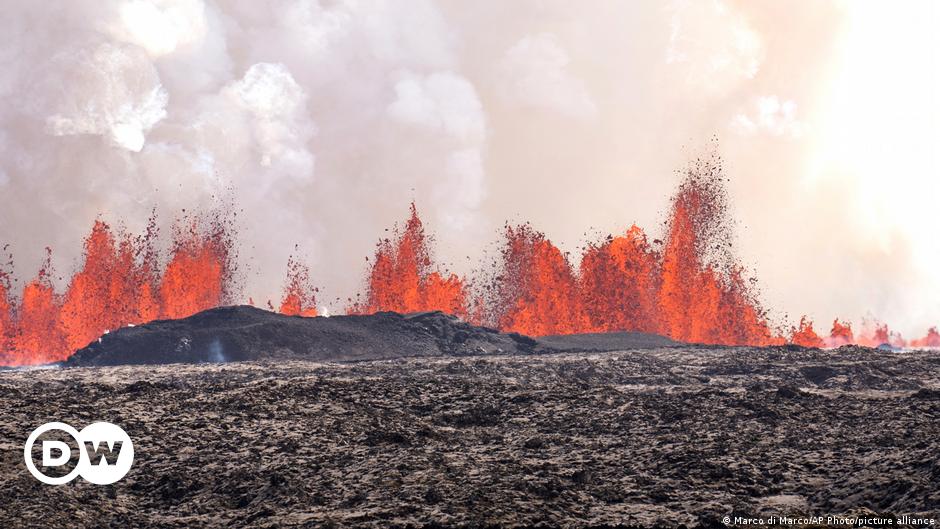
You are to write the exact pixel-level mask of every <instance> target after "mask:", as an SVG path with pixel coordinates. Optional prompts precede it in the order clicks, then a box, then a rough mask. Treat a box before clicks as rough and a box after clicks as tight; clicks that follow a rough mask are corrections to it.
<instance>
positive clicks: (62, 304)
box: [0, 219, 232, 365]
mask: <svg viewBox="0 0 940 529" xmlns="http://www.w3.org/2000/svg"><path fill="white" fill-rule="evenodd" d="M184 225H185V226H186V229H181V228H179V227H178V228H177V230H176V233H175V237H174V241H173V245H172V249H171V251H170V258H169V261H168V263H167V264H166V266H165V267H164V268H163V270H162V272H161V270H160V267H159V265H158V258H157V254H156V251H155V250H154V248H153V243H154V242H155V238H156V233H157V232H156V228H155V221H154V220H153V219H151V222H150V224H149V225H148V228H147V232H146V233H145V234H144V235H143V236H141V237H138V238H132V237H131V236H130V235H128V234H126V233H124V232H123V231H119V232H117V233H115V232H114V231H113V230H112V228H111V227H110V226H108V224H106V223H104V222H103V221H100V220H98V221H95V223H94V225H93V226H92V229H91V233H90V234H89V235H88V237H87V238H86V239H85V245H84V253H83V258H82V262H81V265H80V267H79V269H78V270H77V271H76V272H75V274H74V275H73V276H72V277H71V279H70V281H69V283H68V286H67V288H66V289H65V292H64V293H62V294H59V293H57V292H56V291H55V289H54V288H53V284H52V267H51V251H48V250H47V252H48V253H47V258H46V260H45V262H44V264H43V265H42V267H41V268H40V270H39V272H38V274H37V275H36V277H35V278H34V279H33V280H31V281H30V282H29V283H27V284H26V286H25V287H24V288H23V291H22V294H21V296H20V299H19V301H18V303H14V302H12V301H11V300H10V296H9V292H10V286H9V280H8V274H6V273H3V274H0V359H2V361H3V363H4V364H9V365H29V364H41V363H48V362H55V361H59V360H64V359H66V358H68V357H69V356H70V355H71V354H72V352H74V351H75V350H76V349H79V348H81V347H84V346H85V345H87V344H88V343H90V342H91V341H93V340H95V339H97V338H98V337H99V336H101V335H102V334H104V333H105V332H108V331H109V330H112V329H117V328H120V327H123V326H126V325H129V324H140V323H145V322H148V321H151V320H154V319H157V318H180V317H185V316H189V315H192V314H195V313H196V312H199V311H201V310H205V309H207V308H212V307H216V306H219V305H221V304H223V303H224V302H225V300H226V299H227V298H226V295H227V292H228V288H229V283H230V280H231V278H232V265H231V255H230V249H231V239H230V237H229V235H228V231H227V230H228V228H227V227H226V226H225V225H224V224H223V223H218V222H211V221H210V222H208V223H206V222H204V221H200V220H195V219H190V220H189V221H187V222H185V223H184Z"/></svg>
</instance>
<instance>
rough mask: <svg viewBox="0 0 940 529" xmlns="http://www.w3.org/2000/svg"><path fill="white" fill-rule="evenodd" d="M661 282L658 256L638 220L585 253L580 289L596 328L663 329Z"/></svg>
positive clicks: (648, 330)
mask: <svg viewBox="0 0 940 529" xmlns="http://www.w3.org/2000/svg"><path fill="white" fill-rule="evenodd" d="M658 287H659V255H658V254H657V253H656V252H655V251H654V250H653V248H652V247H651V246H650V244H649V242H647V239H646V234H645V233H643V230H642V229H640V228H639V227H637V226H636V225H633V226H631V227H630V229H629V230H627V233H626V235H623V236H620V237H608V238H607V239H606V240H605V241H604V242H603V243H602V244H600V245H589V246H588V248H587V250H586V251H585V253H584V255H583V256H582V257H581V268H580V284H579V286H578V288H579V292H580V294H581V303H582V305H583V306H584V307H586V308H587V309H588V310H587V313H586V316H587V321H588V326H589V327H590V328H591V329H592V330H594V331H598V332H604V331H625V330H633V331H642V332H653V333H655V332H659V319H658V318H659V314H658V306H657V299H656V293H657V291H658Z"/></svg>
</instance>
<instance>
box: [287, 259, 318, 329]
mask: <svg viewBox="0 0 940 529" xmlns="http://www.w3.org/2000/svg"><path fill="white" fill-rule="evenodd" d="M278 312H280V313H281V314H286V315H288V316H304V317H308V318H312V317H314V316H316V315H317V289H316V287H314V286H313V283H311V281H310V269H309V268H307V266H306V265H305V264H303V263H301V262H299V261H297V260H295V259H294V257H293V256H291V257H290V258H289V259H288V260H287V284H285V285H284V295H283V297H282V298H281V306H280V307H279V308H278Z"/></svg>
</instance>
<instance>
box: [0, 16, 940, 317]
mask: <svg viewBox="0 0 940 529" xmlns="http://www.w3.org/2000/svg"><path fill="white" fill-rule="evenodd" d="M0 4H2V8H3V13H4V16H3V17H2V18H0V34H2V35H4V45H3V46H2V47H0V98H2V100H3V101H4V104H3V105H0V242H3V243H10V244H11V249H12V250H13V252H14V253H15V257H16V265H17V268H16V274H17V276H19V277H20V279H26V278H28V277H29V276H30V275H32V274H33V273H34V271H35V269H36V267H37V265H38V263H39V261H40V260H41V258H42V256H43V248H44V247H45V246H51V247H53V248H54V251H55V254H54V260H55V263H56V265H57V268H58V270H59V272H60V274H66V273H68V272H69V271H71V269H72V268H73V267H74V266H75V264H76V260H77V258H78V255H79V252H80V249H81V239H82V237H83V236H85V235H86V233H87V230H88V229H89V228H90V226H91V223H92V221H93V220H94V218H95V217H96V216H98V215H99V214H100V215H102V216H103V218H105V219H106V220H109V221H112V222H123V223H124V224H126V225H127V227H128V228H129V229H131V230H135V231H140V230H142V228H143V227H144V225H145V223H146V220H147V217H148V215H149V213H150V211H151V210H152V209H153V208H156V209H157V211H158V213H159V215H160V219H161V222H162V223H163V224H164V225H166V224H168V223H170V222H171V221H172V218H173V217H174V216H175V215H177V214H178V213H179V212H180V211H181V210H182V209H183V208H186V209H188V210H191V209H199V208H206V207H211V206H212V205H213V204H214V203H215V202H216V201H217V200H218V199H219V197H220V196H226V195H227V194H229V193H233V194H234V196H232V197H231V199H232V200H233V201H234V203H235V204H236V206H237V207H238V208H239V211H240V212H241V213H240V215H239V223H240V231H239V238H240V244H241V252H240V254H241V255H242V257H243V261H244V265H245V266H243V267H242V268H243V269H244V270H247V275H246V277H245V281H246V285H245V295H246V298H247V296H249V295H250V296H252V297H253V298H254V299H255V300H256V301H259V302H261V301H260V300H265V299H268V298H276V297H277V296H278V293H279V291H280V287H281V283H282V281H283V280H284V272H285V265H286V262H287V257H288V255H289V254H290V253H292V251H293V249H294V247H295V245H299V248H301V252H302V254H303V255H306V256H309V259H308V261H309V264H310V265H311V269H312V274H313V276H314V277H315V279H316V281H317V283H319V284H320V285H321V286H322V287H323V291H324V295H323V296H321V299H322V300H324V301H325V302H327V303H332V302H331V300H332V299H334V298H342V299H345V298H346V297H348V296H351V295H354V293H355V292H356V291H357V290H358V288H359V287H360V286H361V279H362V277H363V276H362V274H363V273H364V271H365V267H364V261H363V257H364V256H366V255H369V254H371V251H372V249H373V247H374V243H375V241H376V239H377V238H378V237H380V236H381V235H382V234H383V233H384V231H383V230H384V229H385V228H387V227H389V226H390V225H392V224H393V223H394V222H396V221H399V220H401V219H403V218H404V216H405V214H406V212H407V205H408V203H409V202H410V201H411V200H412V199H414V200H416V202H417V204H418V206H419V209H420V210H421V211H422V214H423V216H424V220H425V222H426V224H427V225H428V227H429V228H430V229H431V230H432V231H434V232H435V234H436V236H437V237H436V239H437V242H438V248H437V254H438V257H440V258H441V260H442V261H444V262H445V263H452V264H453V266H452V268H454V269H455V270H456V271H458V272H469V271H470V270H471V269H472V268H473V267H474V263H476V262H477V260H478V258H479V257H480V256H481V254H482V252H483V251H484V249H485V248H487V247H489V246H490V245H491V244H492V241H493V240H494V239H495V238H496V236H497V228H498V227H499V226H500V225H502V223H503V222H504V221H505V220H506V219H510V220H521V219H526V220H531V221H532V222H533V223H534V225H536V226H537V227H538V228H539V229H541V230H543V231H545V232H546V233H547V235H548V236H549V237H551V238H552V239H553V241H555V242H556V243H558V244H559V245H560V246H562V248H564V249H566V250H571V251H573V252H574V253H575V254H576V253H577V252H576V250H577V248H578V247H579V246H580V245H581V244H582V243H583V242H584V240H585V230H586V229H590V230H591V231H590V233H601V234H603V233H607V232H621V231H623V230H624V229H625V228H626V227H627V226H629V225H630V224H631V223H633V222H637V223H639V224H640V225H642V226H644V227H645V228H646V229H647V230H648V231H650V232H652V234H653V235H654V236H655V235H658V234H657V233H656V230H657V226H658V225H659V224H660V221H661V220H662V213H663V210H664V209H665V207H666V206H667V197H668V196H669V195H670V193H671V191H672V189H673V188H674V186H675V184H676V183H677V180H678V178H677V176H676V175H675V174H674V171H675V170H676V169H678V168H681V167H683V166H684V165H685V163H686V162H687V161H688V159H689V158H690V157H691V156H692V155H694V151H695V149H696V148H697V147H699V146H700V145H703V144H705V143H706V141H707V138H710V137H711V136H713V135H714V134H716V133H717V134H718V135H719V136H720V138H721V148H722V151H723V155H724V158H725V160H726V161H727V162H728V170H729V174H730V176H731V178H732V181H731V183H730V187H731V192H732V198H733V202H734V204H735V211H734V213H735V216H736V217H737V219H738V220H739V225H740V226H739V227H740V229H739V234H738V235H739V245H738V250H739V252H741V253H742V255H743V256H744V258H745V260H746V262H747V263H748V264H749V265H750V266H751V268H753V270H754V272H755V273H756V274H757V276H758V277H759V278H760V279H761V284H762V286H763V290H764V293H765V296H766V297H767V298H768V299H767V305H769V306H771V307H773V308H774V309H776V311H777V312H778V313H789V314H791V316H792V315H798V314H799V313H802V312H807V313H809V314H810V315H811V316H813V317H815V318H816V319H817V320H818V321H820V322H821V323H822V325H820V327H824V326H825V322H827V321H831V319H832V318H834V317H836V316H840V317H847V318H852V319H856V320H857V319H858V318H859V317H860V316H861V315H863V314H864V313H865V312H866V311H871V312H872V313H874V314H876V315H877V316H879V317H882V318H884V319H886V320H888V321H893V322H899V323H900V324H901V325H899V326H900V327H901V330H902V331H903V332H904V333H905V334H908V335H910V334H918V333H922V332H923V329H924V328H925V327H926V325H928V324H930V323H935V322H936V320H938V319H940V307H937V306H936V303H933V304H931V302H930V301H929V300H930V299H940V277H938V276H937V273H936V267H935V266H933V267H930V266H928V265H927V263H930V262H931V260H934V259H936V258H940V255H938V253H937V250H925V249H924V248H925V244H926V241H924V240H923V239H924V237H925V235H929V234H930V233H935V228H936V227H937V225H936V222H933V229H932V228H931V227H930V226H931V224H930V223H931V222H932V221H931V219H930V218H929V217H925V216H924V215H920V214H915V215H914V216H915V218H916V219H918V221H922V222H920V224H926V225H927V228H922V227H918V225H915V224H913V223H912V222H913V221H910V220H905V217H904V216H902V215H900V214H896V213H894V211H896V210H897V204H898V202H899V200H900V198H901V197H899V196H898V195H897V194H896V193H891V192H888V193H885V192H883V191H884V190H885V189H886V187H885V186H889V185H891V180H892V178H894V179H895V180H897V179H900V182H901V183H900V184H898V185H896V186H895V188H896V189H903V190H906V192H908V193H910V194H912V195H917V197H915V198H913V199H912V200H911V204H914V205H920V204H923V203H930V202H931V201H932V200H933V201H935V200H938V199H940V190H938V188H937V187H936V185H937V184H927V187H926V188H923V187H924V186H922V185H921V184H920V182H929V181H931V179H930V177H932V178H933V181H936V180H938V179H937V178H936V176H937V175H938V172H940V171H938V165H937V161H936V157H935V156H932V155H929V149H931V148H934V147H935V145H933V144H931V142H930V141H907V142H905V144H904V145H902V146H900V147H899V148H900V149H902V151H903V155H904V158H905V159H906V160H913V161H909V162H906V165H903V166H902V168H903V171H899V174H900V175H901V176H894V177H891V176H883V177H880V176H878V175H872V174H869V175H868V176H867V177H866V176H864V174H865V171H873V170H874V169H871V168H878V170H879V171H882V172H884V171H887V170H888V165H886V164H885V163H873V162H871V161H870V160H868V159H867V158H866V159H865V160H864V163H858V164H851V163H844V160H843V159H842V158H847V157H849V156H850V155H848V154H844V153H849V152H852V151H853V150H854V151H863V152H867V153H875V152H881V151H879V150H878V149H877V148H872V146H874V147H877V145H879V142H884V145H887V147H886V148H885V149H890V148H891V146H892V145H895V144H897V140H895V141H894V142H893V141H892V138H893V137H899V138H907V137H911V138H915V140H916V139H917V138H921V137H924V136H925V133H926V137H933V138H936V137H940V134H938V132H937V126H936V123H937V122H936V119H935V116H936V115H938V110H937V100H936V98H935V97H934V98H933V99H929V94H935V93H936V89H937V88H938V87H937V86H936V83H937V81H936V78H934V80H933V81H930V80H929V79H930V78H929V77H912V76H914V74H912V73H910V72H914V71H915V68H904V65H908V66H910V65H913V64H919V65H921V66H923V65H924V64H929V60H927V59H929V50H931V49H936V46H933V44H935V42H934V40H935V37H931V36H930V29H931V27H932V26H931V24H930V23H928V22H930V21H936V20H937V15H936V9H935V8H930V7H929V3H928V4H923V5H915V4H910V5H906V6H905V7H904V8H900V7H899V8H898V9H896V10H893V11H891V12H890V13H888V14H887V15H886V14H878V13H876V14H875V15H870V14H867V11H866V10H870V9H874V8H872V7H871V6H870V5H868V4H864V3H853V5H852V6H851V7H849V5H848V4H842V3H824V2H818V3H813V4H803V5H799V6H794V5H775V4H754V3H744V2H736V1H731V0H728V1H721V0H714V1H706V2H685V1H676V2H670V3H667V4H662V3H659V2H613V1H611V2H593V3H591V4H590V5H577V4H575V3H572V2H563V1H554V0H550V1H535V0H532V1H522V2H513V3H510V4H506V3H505V2H473V3H469V2H462V1H456V0H440V1H431V0H411V1H406V2H392V1H376V2H367V3H359V2H352V1H348V2H347V1H336V2H326V1H323V2H318V1H309V0H266V1H247V0H246V1H226V2H221V1H212V0H127V1H118V0H95V1H91V0H74V1H69V2H64V1H63V2H14V1H0ZM924 6H927V7H924ZM924 9H926V10H927V11H926V12H925V11H924ZM866 17H868V18H866ZM869 19H870V20H872V21H878V22H879V24H880V26H881V27H882V29H884V28H888V30H890V29H891V28H894V30H897V32H898V34H899V35H903V37H904V38H900V39H889V42H885V43H883V45H882V47H881V48H878V49H874V50H865V51H864V56H865V57H867V58H868V59H870V60H871V61H873V62H874V64H875V65H876V66H877V64H885V65H889V66H892V69H891V72H892V76H893V78H895V79H896V80H897V81H898V86H908V87H915V88H913V89H912V90H914V91H915V92H916V94H919V95H920V96H921V97H919V99H918V98H911V97H909V94H905V93H903V91H900V90H899V89H898V88H897V87H895V86H893V85H889V84H878V83H877V82H867V81H866V80H869V79H875V80H877V77H875V74H876V73H877V68H876V67H872V72H871V77H870V78H869V77H866V75H869V73H868V71H867V70H865V66H864V65H862V66H859V64H861V62H862V61H860V60H859V59H858V54H857V53H856V52H854V51H853V50H855V49H856V48H855V47H853V46H858V45H859V44H858V43H856V42H855V40H859V39H861V40H860V42H861V41H875V40H883V39H864V38H863V37H864V35H865V33H864V31H867V30H866V28H868V27H869V26H870V25H871V24H870V22H869ZM910 20H914V21H917V20H920V21H924V22H923V23H920V24H908V23H907V22H908V21H910ZM872 27H875V26H872ZM933 64H936V61H934V63H933ZM893 65H900V66H893ZM928 69H929V68H928ZM934 70H935V69H934ZM858 72H862V73H864V74H865V75H859V74H858ZM928 73H929V72H928ZM846 80H851V81H852V82H851V84H850V85H851V86H852V87H854V88H853V90H852V93H857V94H858V96H857V97H856V98H855V99H852V98H846V97H845V94H846V93H848V92H846V90H845V86H848V85H846V84H844V83H846V82H847V81H846ZM931 83H932V84H931ZM916 94H915V95H916ZM865 98H867V99H865ZM909 99H916V102H910V103H908V102H907V101H908V100H909ZM856 101H866V102H867V103H866V104H867V105H868V107H867V108H865V109H864V111H858V112H855V111H850V110H852V106H851V104H854V102H856ZM833 109H835V110H833ZM839 109H844V111H841V113H839V112H840V111H839ZM886 109H892V110H891V111H890V112H889V111H888V110H886ZM856 110H857V109H856ZM833 116H835V117H833ZM856 116H858V117H857V118H856ZM896 116H901V117H896ZM875 118H876V119H875ZM856 119H857V121H856ZM931 119H933V121H931ZM865 120H868V121H865ZM879 120H880V121H879ZM833 123H841V124H842V125H841V127H843V128H845V129H846V130H850V131H864V132H866V133H868V134H870V138H867V139H865V138H864V136H863V135H862V134H861V133H859V134H857V135H851V134H848V135H847V134H846V133H844V132H843V131H842V130H843V129H842V128H840V127H839V126H834V125H833ZM911 123H914V124H920V125H922V126H921V127H920V128H919V129H916V130H915V129H913V128H912V127H911ZM931 123H932V125H931ZM931 133H932V136H931V135H930V134H931ZM853 134H854V133H853ZM915 134H916V136H915ZM845 137H850V138H852V141H849V142H840V141H835V140H833V138H845ZM869 143H870V144H869ZM934 143H935V142H934ZM866 146H867V147H869V148H865V147H866ZM883 150H884V149H883ZM925 153H927V154H925ZM839 156H842V158H839ZM866 156H867V157H870V156H871V155H866ZM882 159H888V157H887V156H884V157H882V158H880V159H879V160H882ZM918 172H919V174H921V175H922V176H921V179H920V180H917V179H914V177H909V176H906V175H909V174H917V173H918ZM860 175H861V176H860ZM895 188H892V189H895ZM922 188H923V189H922ZM918 189H920V192H919V193H918V192H917V191H918ZM872 197H885V201H886V202H890V207H889V206H888V205H886V204H880V203H878V202H877V201H874V202H873V200H874V199H873V198H872ZM783 248H785V249H786V251H783V250H782V249H783ZM467 257H469V259H468V258H467ZM934 262H935V261H934ZM360 266H361V267H362V270H359V267H360ZM332 304H333V306H332V307H331V308H332V309H333V310H334V311H336V310H338V309H339V308H341V305H342V303H341V302H339V303H332Z"/></svg>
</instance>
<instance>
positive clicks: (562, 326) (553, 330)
mask: <svg viewBox="0 0 940 529" xmlns="http://www.w3.org/2000/svg"><path fill="white" fill-rule="evenodd" d="M505 237H506V240H505V245H504V246H503V249H502V251H501V257H502V262H501V264H500V267H499V271H498V274H497V276H496V277H495V278H494V279H493V281H492V284H491V285H490V286H489V292H488V294H489V299H488V307H487V308H486V309H485V310H484V313H485V314H486V316H485V318H486V321H485V323H488V324H491V325H493V324H495V326H496V327H498V328H499V329H500V330H503V331H512V332H518V333H522V334H528V335H532V336H543V335H549V334H568V333H574V332H582V331H584V330H585V329H587V328H589V326H588V320H587V318H586V317H585V315H584V312H583V311H582V310H581V303H580V299H579V295H578V281H577V278H576V277H575V274H574V271H573V270H572V268H571V265H570V264H569V263H568V259H567V258H566V257H565V255H564V254H562V253H561V250H559V249H558V248H556V247H555V245H553V244H552V243H551V241H549V240H548V239H546V238H545V235H544V234H542V233H539V232H537V231H535V230H534V229H532V227H531V226H530V225H528V224H522V225H520V226H517V227H515V228H514V227H512V226H508V225H507V226H506V232H505Z"/></svg>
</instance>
